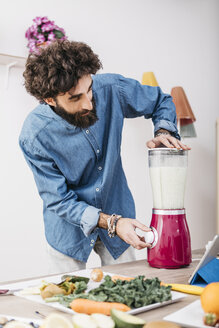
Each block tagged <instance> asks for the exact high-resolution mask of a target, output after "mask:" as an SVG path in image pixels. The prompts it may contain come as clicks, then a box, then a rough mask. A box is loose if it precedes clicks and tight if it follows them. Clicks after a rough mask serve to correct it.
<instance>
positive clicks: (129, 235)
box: [116, 218, 151, 249]
mask: <svg viewBox="0 0 219 328" xmlns="http://www.w3.org/2000/svg"><path fill="white" fill-rule="evenodd" d="M136 228H138V229H140V230H142V231H146V232H147V231H151V229H150V228H148V227H146V226H145V225H144V224H142V223H140V222H139V221H137V220H134V219H128V218H121V219H119V221H118V222H117V225H116V234H117V236H119V237H120V238H121V239H122V240H124V241H125V242H126V243H127V244H130V245H131V246H133V247H134V248H136V249H143V248H145V247H151V244H148V243H146V242H145V238H144V237H141V236H139V235H137V233H136V232H135V229H136Z"/></svg>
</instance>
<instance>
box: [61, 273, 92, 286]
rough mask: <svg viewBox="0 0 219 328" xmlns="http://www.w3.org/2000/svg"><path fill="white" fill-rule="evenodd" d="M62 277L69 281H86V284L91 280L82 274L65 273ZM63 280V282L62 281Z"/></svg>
mask: <svg viewBox="0 0 219 328" xmlns="http://www.w3.org/2000/svg"><path fill="white" fill-rule="evenodd" d="M61 279H62V280H63V281H62V282H64V281H69V282H79V281H84V282H85V283H86V284H87V283H88V282H89V280H90V279H89V278H87V277H80V276H69V275H67V274H65V275H64V276H62V277H61ZM62 282H61V283H62Z"/></svg>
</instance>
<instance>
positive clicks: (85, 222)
mask: <svg viewBox="0 0 219 328" xmlns="http://www.w3.org/2000/svg"><path fill="white" fill-rule="evenodd" d="M100 212H101V209H98V208H96V207H94V206H88V207H86V208H85V210H84V212H83V214H82V216H81V224H80V227H81V229H82V231H83V233H84V234H85V236H86V237H87V236H89V235H90V234H91V232H92V231H93V230H94V229H95V228H96V227H97V223H98V220H99V215H100Z"/></svg>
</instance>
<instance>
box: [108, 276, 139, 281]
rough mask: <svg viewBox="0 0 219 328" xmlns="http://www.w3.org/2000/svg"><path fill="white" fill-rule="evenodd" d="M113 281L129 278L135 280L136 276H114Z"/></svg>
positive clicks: (128, 279)
mask: <svg viewBox="0 0 219 328" xmlns="http://www.w3.org/2000/svg"><path fill="white" fill-rule="evenodd" d="M111 278H112V281H114V282H115V281H116V280H127V281H130V280H133V279H134V278H132V277H122V276H116V275H115V276H112V277H111Z"/></svg>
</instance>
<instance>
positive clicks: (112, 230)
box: [107, 213, 122, 238]
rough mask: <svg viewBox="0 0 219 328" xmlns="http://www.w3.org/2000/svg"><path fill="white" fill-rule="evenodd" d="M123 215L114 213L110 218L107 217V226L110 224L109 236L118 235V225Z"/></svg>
mask: <svg viewBox="0 0 219 328" xmlns="http://www.w3.org/2000/svg"><path fill="white" fill-rule="evenodd" d="M121 217H122V216H121V215H117V214H115V213H114V214H112V215H111V216H110V217H109V218H108V219H107V226H108V236H109V237H110V238H113V237H115V235H116V225H117V222H118V221H119V219H120V218H121Z"/></svg>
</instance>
